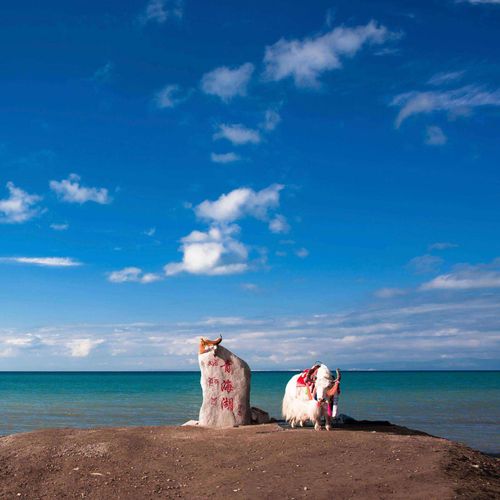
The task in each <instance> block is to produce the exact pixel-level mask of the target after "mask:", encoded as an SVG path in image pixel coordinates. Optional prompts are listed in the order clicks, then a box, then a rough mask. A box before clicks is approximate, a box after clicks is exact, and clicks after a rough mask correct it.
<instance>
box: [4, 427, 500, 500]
mask: <svg viewBox="0 0 500 500" xmlns="http://www.w3.org/2000/svg"><path fill="white" fill-rule="evenodd" d="M499 462H500V460H498V459H495V458H491V457H488V456H485V455H483V454H481V453H478V452H475V451H473V450H470V449H469V448H466V447H465V446H462V445H459V444H456V443H452V442H450V441H447V440H444V439H439V438H434V437H431V436H428V435H424V434H422V433H418V432H414V431H410V430H408V429H405V428H401V427H396V426H392V425H385V426H384V425H364V426H359V425H358V426H356V427H352V428H349V427H345V428H341V429H335V430H333V431H331V432H327V431H321V432H315V431H314V430H312V429H294V430H292V429H283V428H282V427H280V426H279V425H277V424H268V425H261V426H249V427H241V428H233V429H225V430H212V429H202V428H197V427H135V428H108V429H106V428H104V429H95V430H75V429H59V430H41V431H37V432H31V433H26V434H17V435H12V436H6V437H3V438H0V498H1V499H19V498H21V499H22V498H25V499H42V498H43V499H65V498H92V499H106V500H107V499H134V500H135V499H149V498H155V499H157V498H259V499H264V498H269V499H285V498H288V499H292V498H297V499H298V498H316V499H318V498H325V499H326V498H329V499H331V498H335V499H344V498H363V499H369V498H377V499H378V498H398V499H413V498H415V499H416V498H419V499H420V498H425V499H431V498H439V499H445V498H474V499H481V498H491V499H493V498H500V479H499V477H500V466H499Z"/></svg>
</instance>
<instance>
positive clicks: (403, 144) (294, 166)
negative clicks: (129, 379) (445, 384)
mask: <svg viewBox="0 0 500 500" xmlns="http://www.w3.org/2000/svg"><path fill="white" fill-rule="evenodd" d="M499 22H500V4H499V3H498V2H497V1H493V0H490V1H488V0H468V1H453V0H435V1H431V0H427V1H425V2H422V1H405V2H389V1H378V0H373V1H370V2H361V1H349V2H323V1H317V2H312V3H308V4H305V3H304V2H284V1H283V2H281V1H275V2H272V3H271V4H269V2H260V1H255V2H250V3H247V4H242V3H241V2H216V3H215V4H214V3H207V2H198V1H194V0H184V1H176V0H151V1H150V2H149V3H148V2H147V1H139V0H137V1H131V2H126V4H123V2H116V1H115V2H106V4H105V5H103V4H102V3H98V2H94V3H90V4H89V3H88V2H70V4H68V3H67V2H50V1H49V2H45V3H44V5H43V7H42V6H40V5H38V4H37V3H35V2H29V3H28V4H26V3H23V4H22V5H21V4H19V5H18V4H15V3H13V4H11V5H9V6H5V10H4V15H3V16H2V19H0V24H1V29H0V42H1V43H0V51H1V60H2V65H1V67H0V72H1V78H0V103H1V107H2V111H3V116H4V119H3V120H2V121H1V122H0V160H1V163H0V165H1V168H0V241H1V246H0V369H8V370H10V369H23V370H27V369H33V370H36V369H76V370H78V369H85V370H86V369H131V370H134V369H190V368H194V367H196V356H195V353H196V348H195V344H196V341H197V340H196V339H197V337H198V336H199V335H207V336H215V335H217V334H218V333H222V334H223V336H224V338H225V339H226V340H225V344H226V345H227V346H228V347H229V348H233V349H234V350H235V351H236V352H238V353H239V354H240V355H242V356H243V357H245V358H246V359H247V360H248V361H249V362H250V364H251V366H252V367H253V368H256V369H283V368H302V367H304V366H308V365H310V364H311V363H312V362H314V361H315V360H316V359H321V360H323V361H324V362H327V363H328V364H331V365H332V366H337V365H338V366H340V367H343V368H346V369H384V368H386V369H387V368H388V369H392V368H394V369H413V368H426V369H432V368H440V369H441V368H442V369H455V368H456V369H477V368H480V369H482V368H484V369H491V368H495V369H498V368H500V365H499V363H498V359H499V339H500V321H499V318H500V314H499V312H500V311H499V306H500V259H499V256H500V248H499V243H500V236H499V235H500V232H499V222H500V221H499V219H500V197H499V192H500V190H499V188H500V174H499V172H498V168H499V163H498V161H499V153H500V143H499V140H498V139H499V131H500V62H499V60H498V49H497V47H498V44H499V40H498V25H499Z"/></svg>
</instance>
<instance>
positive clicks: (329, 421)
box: [325, 414, 332, 431]
mask: <svg viewBox="0 0 500 500" xmlns="http://www.w3.org/2000/svg"><path fill="white" fill-rule="evenodd" d="M331 424H332V422H331V420H330V417H329V416H328V414H326V415H325V429H326V430H327V431H329V430H331V429H332V426H331Z"/></svg>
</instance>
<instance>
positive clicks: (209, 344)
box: [198, 337, 222, 356]
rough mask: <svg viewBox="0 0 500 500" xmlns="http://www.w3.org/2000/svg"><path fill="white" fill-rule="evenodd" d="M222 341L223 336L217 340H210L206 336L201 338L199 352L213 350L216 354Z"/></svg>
mask: <svg viewBox="0 0 500 500" xmlns="http://www.w3.org/2000/svg"><path fill="white" fill-rule="evenodd" d="M221 342H222V337H219V338H218V339H216V340H208V339H206V338H204V337H201V338H200V348H199V350H198V354H205V353H206V352H213V353H214V356H215V354H216V352H217V346H218V345H219V344H220V343H221Z"/></svg>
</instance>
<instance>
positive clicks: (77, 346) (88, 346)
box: [66, 339, 104, 358]
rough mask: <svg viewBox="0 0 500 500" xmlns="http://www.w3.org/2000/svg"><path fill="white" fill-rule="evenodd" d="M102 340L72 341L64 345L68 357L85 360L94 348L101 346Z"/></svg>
mask: <svg viewBox="0 0 500 500" xmlns="http://www.w3.org/2000/svg"><path fill="white" fill-rule="evenodd" d="M103 342H104V340H103V339H74V340H71V341H70V342H68V343H67V344H66V347H67V348H68V349H69V352H70V355H71V356H72V357H74V358H86V357H87V356H88V355H89V354H90V352H91V351H92V349H94V347H96V346H98V345H99V344H102V343H103Z"/></svg>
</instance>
